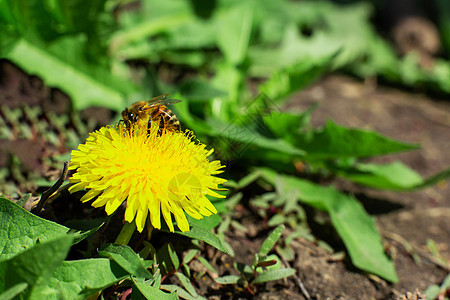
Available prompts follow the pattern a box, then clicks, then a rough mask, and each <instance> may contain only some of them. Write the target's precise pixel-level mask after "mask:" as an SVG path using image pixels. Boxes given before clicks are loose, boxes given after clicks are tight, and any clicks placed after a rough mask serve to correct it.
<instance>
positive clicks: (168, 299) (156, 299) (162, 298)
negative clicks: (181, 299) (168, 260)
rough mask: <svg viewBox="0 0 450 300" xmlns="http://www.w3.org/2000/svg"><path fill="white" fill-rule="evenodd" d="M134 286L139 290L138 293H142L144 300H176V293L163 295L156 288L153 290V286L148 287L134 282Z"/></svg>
mask: <svg viewBox="0 0 450 300" xmlns="http://www.w3.org/2000/svg"><path fill="white" fill-rule="evenodd" d="M134 285H135V286H136V287H137V288H138V289H139V291H140V292H141V293H142V295H143V296H144V297H145V299H148V300H176V299H178V297H177V294H176V293H170V294H167V293H164V292H163V291H161V290H160V289H158V288H155V287H153V286H150V285H148V284H145V283H140V282H136V281H134Z"/></svg>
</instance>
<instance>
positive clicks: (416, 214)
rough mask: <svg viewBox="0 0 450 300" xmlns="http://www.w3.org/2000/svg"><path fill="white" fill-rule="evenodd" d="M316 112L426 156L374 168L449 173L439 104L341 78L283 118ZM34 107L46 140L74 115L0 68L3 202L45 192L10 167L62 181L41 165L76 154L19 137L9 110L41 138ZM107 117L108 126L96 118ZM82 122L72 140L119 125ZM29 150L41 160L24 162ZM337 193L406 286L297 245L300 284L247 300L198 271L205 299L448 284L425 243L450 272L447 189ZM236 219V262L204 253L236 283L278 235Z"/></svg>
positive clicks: (364, 295) (315, 89)
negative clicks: (366, 220) (366, 224)
mask: <svg viewBox="0 0 450 300" xmlns="http://www.w3.org/2000/svg"><path fill="white" fill-rule="evenodd" d="M69 100H70V99H69ZM316 102H319V103H320V104H321V105H320V107H319V108H318V109H317V110H316V111H315V112H314V114H313V120H312V121H313V124H314V125H316V126H320V125H323V124H324V122H325V121H326V120H327V119H333V120H334V121H335V122H336V123H337V124H341V125H345V126H350V127H358V128H366V129H374V130H377V131H379V132H380V133H382V134H384V135H386V136H389V137H391V138H395V139H399V140H402V141H405V142H412V143H420V144H422V148H421V149H420V150H417V151H411V152H407V153H402V154H398V155H390V156H387V157H382V158H379V159H377V160H376V161H378V162H390V161H393V160H400V161H402V162H403V163H405V164H406V165H408V166H410V167H411V168H413V169H414V170H416V171H417V172H419V173H420V174H421V175H423V176H425V177H427V176H430V175H432V174H434V173H436V172H438V171H440V170H442V169H444V168H446V167H447V166H449V165H450V156H449V155H448V149H450V130H449V129H450V103H449V102H448V101H443V100H442V99H440V100H437V99H432V98H430V97H428V96H426V95H422V94H420V93H417V92H415V93H412V92H405V91H401V90H397V89H395V88H392V87H384V86H378V85H377V84H376V82H374V81H370V80H369V81H366V82H361V81H359V80H356V79H353V78H349V77H345V76H343V75H336V76H329V77H326V78H324V79H323V80H321V81H320V82H318V83H316V84H315V85H313V86H312V87H310V88H308V89H306V90H304V91H302V92H300V93H298V94H296V95H294V96H293V97H292V99H290V101H289V104H288V105H286V107H285V109H287V110H300V111H301V110H305V109H306V108H308V107H309V106H310V105H312V104H313V103H316ZM27 106H32V107H38V108H39V109H40V110H39V112H38V114H37V121H36V120H35V121H36V122H37V123H42V122H46V123H47V124H48V128H49V129H48V130H50V131H53V132H55V134H56V135H57V136H58V134H59V133H60V132H59V131H58V130H60V129H58V128H57V126H56V125H55V124H52V121H51V118H50V117H49V113H48V111H49V110H51V109H55V110H57V113H58V114H71V105H70V101H68V97H67V96H66V95H64V94H63V93H61V92H60V91H58V90H56V89H52V88H50V87H46V86H45V85H44V84H43V83H42V81H41V80H40V79H39V78H36V77H34V76H30V75H28V74H25V73H24V72H23V71H21V70H20V69H18V68H17V67H16V66H14V65H12V64H11V63H9V62H7V61H0V107H1V110H0V117H1V118H2V120H3V122H4V124H5V125H6V127H7V128H8V130H10V133H11V132H12V133H11V134H9V135H8V134H4V133H5V132H7V131H5V132H3V135H2V136H1V137H0V138H1V142H0V145H1V146H0V154H1V155H0V164H1V165H0V166H1V168H2V169H3V170H7V171H6V172H3V171H2V174H1V175H2V176H3V177H2V178H1V180H2V181H0V183H2V185H1V186H0V187H1V188H2V189H4V188H6V187H11V186H14V187H15V188H14V191H16V192H17V193H11V192H9V193H8V192H5V190H0V193H2V192H3V193H6V194H8V195H10V197H11V198H16V197H18V196H20V194H23V193H25V192H36V191H37V186H26V185H23V184H22V183H23V182H21V181H20V180H18V179H17V178H18V177H20V176H18V175H17V174H16V173H17V172H16V173H14V171H12V168H13V166H14V164H16V165H17V162H14V161H12V160H11V157H17V159H18V160H19V162H20V163H19V165H22V166H25V167H24V168H22V169H20V173H21V174H22V177H24V178H25V179H24V178H22V179H21V180H22V181H27V180H26V179H27V178H30V177H29V175H28V173H29V172H32V171H33V172H35V173H36V174H37V175H38V176H43V177H45V178H46V179H49V180H54V179H55V178H57V177H58V173H59V171H58V168H56V167H54V165H52V164H49V163H48V161H46V160H45V159H43V158H42V157H41V155H43V156H45V157H49V158H51V157H52V156H53V155H54V154H58V155H61V154H64V153H67V151H68V150H69V149H68V148H67V147H65V146H64V147H63V146H62V145H64V142H65V141H66V139H65V137H64V136H62V135H60V137H61V138H60V141H59V143H55V142H53V143H52V142H51V139H46V138H44V137H42V136H41V135H40V134H41V133H39V132H37V133H36V134H35V135H31V136H28V137H27V136H21V135H20V134H19V133H18V132H19V129H18V128H16V127H17V124H14V121H11V120H10V119H8V117H7V113H8V112H10V110H13V111H19V114H20V113H23V116H22V117H21V116H19V121H21V122H22V123H26V124H28V125H29V127H30V128H33V126H35V125H36V124H34V123H33V122H35V121H32V120H30V118H29V117H27V116H28V115H26V112H25V109H24V107H27ZM5 107H7V108H5ZM8 109H9V110H8ZM100 113H101V114H102V117H101V118H100V119H99V118H96V116H98V115H100ZM82 114H83V117H82V121H83V122H85V123H86V124H91V125H90V126H89V128H84V130H81V129H79V127H77V126H78V125H76V124H77V123H76V121H74V120H73V119H72V118H73V116H72V117H70V118H69V121H68V122H66V123H65V126H66V127H67V129H68V130H69V129H70V130H73V131H74V132H75V133H77V134H78V135H79V136H82V135H83V132H84V133H85V132H86V130H91V129H92V128H95V127H97V126H99V125H103V124H105V123H107V122H108V119H109V120H110V119H111V118H112V114H111V113H110V112H108V111H105V110H104V109H100V108H91V109H89V110H86V111H84V112H83V113H82ZM24 120H25V121H24ZM2 126H3V125H2ZM14 130H16V131H17V132H15V131H14ZM33 139H34V140H33ZM36 141H38V142H36ZM22 144H23V145H22ZM5 145H6V146H5ZM30 145H34V147H36V149H34V148H30ZM25 149H28V151H30V153H33V155H29V154H26V153H25V154H23V151H25ZM21 153H22V154H21ZM38 154H39V155H38ZM27 168H28V169H27ZM334 184H335V185H337V186H339V187H340V188H341V190H344V191H347V192H349V193H352V194H354V195H356V197H357V198H358V199H360V200H361V202H362V203H363V204H364V206H365V207H366V209H367V211H368V212H369V213H370V214H371V215H372V216H374V217H375V218H376V221H377V224H378V226H379V229H380V232H381V233H382V236H383V240H384V243H385V247H386V251H387V253H388V254H389V255H390V256H391V257H392V258H393V259H394V261H395V267H396V270H397V273H398V276H399V278H400V282H399V283H397V284H389V283H387V282H386V281H384V280H382V279H380V278H378V277H376V276H373V275H367V274H364V273H362V272H361V271H359V270H357V269H356V268H355V267H353V266H352V265H351V263H350V262H349V259H348V258H344V259H341V258H339V257H338V256H336V255H334V254H333V253H330V252H328V251H326V250H325V249H323V248H322V247H320V246H319V245H318V243H317V242H311V241H308V240H306V239H303V238H298V239H296V240H295V241H294V242H293V243H292V248H293V250H294V252H295V258H294V259H293V260H292V261H284V264H288V265H289V266H290V267H292V268H295V269H296V270H297V273H296V275H295V276H292V277H290V278H288V279H284V280H279V281H277V282H271V283H268V284H264V285H260V286H256V287H252V288H250V289H249V290H247V289H244V288H242V287H237V286H221V285H218V284H216V283H214V281H213V280H212V278H213V277H215V276H217V275H215V274H213V273H208V271H206V270H204V267H202V265H198V264H196V261H193V262H191V264H190V267H191V269H192V270H194V271H197V272H199V273H202V272H206V274H207V275H204V276H202V277H201V278H199V280H197V281H196V286H197V288H198V292H199V294H200V295H202V296H204V297H207V298H209V299H249V298H253V299H287V298H290V299H308V298H311V299H397V298H398V299H403V298H401V296H402V295H406V293H407V292H411V294H409V298H408V299H418V298H417V297H418V296H420V295H421V292H423V291H424V290H425V289H426V288H427V287H429V286H430V285H432V284H440V283H441V282H442V280H443V279H444V277H445V276H446V274H448V273H449V272H450V269H449V264H448V263H447V265H445V264H443V263H439V261H438V260H437V259H436V257H435V256H433V255H432V254H431V252H430V250H429V249H428V247H427V241H429V240H430V239H431V240H433V241H434V242H435V243H436V246H437V248H438V250H439V251H440V254H441V255H442V257H443V258H444V259H445V260H446V261H447V262H448V261H450V187H449V184H448V182H442V183H439V184H438V185H436V186H433V187H429V188H426V189H424V190H421V191H417V192H413V193H395V192H386V191H378V190H373V189H368V188H364V187H361V186H357V185H354V184H351V183H349V182H348V181H344V180H336V181H335V182H334ZM8 191H11V189H8ZM53 209H54V210H55V212H54V213H55V214H56V215H57V213H58V210H61V212H62V213H64V212H67V208H65V207H64V206H59V207H58V206H54V207H53ZM307 209H308V208H307ZM233 218H234V219H235V220H237V221H238V222H240V223H241V224H242V225H243V226H245V227H246V228H247V232H246V233H244V232H242V231H239V230H237V229H233V230H230V231H229V232H227V235H226V238H227V241H228V242H229V243H230V244H231V245H232V246H233V249H234V250H235V252H236V255H235V257H234V258H233V257H230V256H228V255H225V254H222V253H221V252H217V251H215V250H214V249H213V248H211V247H209V246H207V247H205V248H204V250H205V252H204V257H206V258H207V259H208V261H209V262H210V263H212V264H213V266H214V267H215V268H216V270H218V271H219V276H223V275H227V274H237V272H236V271H235V270H234V269H233V268H232V265H233V263H234V262H235V261H238V262H242V263H246V264H251V263H252V261H253V255H254V253H256V252H257V251H258V249H259V247H260V245H261V243H262V241H263V240H264V238H265V237H266V236H267V234H268V232H270V228H268V227H267V226H266V225H264V224H263V223H262V222H261V220H260V218H259V216H257V215H256V214H255V212H254V211H252V210H251V209H249V207H247V206H244V205H238V206H237V208H236V210H235V211H234V213H233ZM256 224H258V225H256ZM259 224H261V225H259ZM326 226H327V224H325V225H324V226H323V227H320V226H319V227H316V228H314V229H313V234H314V235H316V234H317V236H323V234H321V233H320V232H319V231H320V230H327V228H326ZM328 226H329V224H328ZM408 245H410V246H412V249H413V250H411V249H410V248H409V247H408ZM338 250H342V249H338ZM173 277H175V276H173ZM170 280H172V281H173V282H175V281H176V279H170ZM416 290H418V292H415V291H416ZM414 293H415V294H414ZM414 297H416V298H414ZM404 299H406V298H404Z"/></svg>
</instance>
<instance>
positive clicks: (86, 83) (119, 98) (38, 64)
mask: <svg viewBox="0 0 450 300" xmlns="http://www.w3.org/2000/svg"><path fill="white" fill-rule="evenodd" d="M81 43H82V38H81V37H79V38H78V37H68V38H65V39H60V40H58V41H57V42H54V43H52V44H51V45H50V46H48V47H44V46H38V45H37V44H36V43H31V42H29V41H27V40H25V39H21V40H20V41H19V42H17V43H16V45H15V46H14V48H13V49H12V50H11V51H10V52H9V53H8V54H7V55H6V58H8V59H10V60H11V61H13V62H14V63H15V64H17V65H18V66H20V67H21V68H23V69H24V70H25V71H26V72H28V73H30V74H33V75H37V76H40V77H41V78H43V79H44V81H45V83H46V84H47V85H50V86H52V87H57V88H60V89H61V90H63V91H64V92H66V93H67V94H68V95H69V96H70V97H71V99H72V100H73V103H74V106H75V108H77V109H83V108H86V107H88V106H103V107H108V108H111V109H114V110H121V109H123V107H124V106H125V105H124V93H126V92H130V91H131V90H132V89H133V88H132V86H131V84H130V82H128V83H127V82H125V81H121V80H118V79H117V78H115V77H113V76H112V75H111V73H110V72H108V70H105V69H103V68H102V67H100V66H98V67H93V66H92V65H88V64H87V63H85V60H84V59H83V56H82V54H81V52H82V51H81V49H80V48H81Z"/></svg>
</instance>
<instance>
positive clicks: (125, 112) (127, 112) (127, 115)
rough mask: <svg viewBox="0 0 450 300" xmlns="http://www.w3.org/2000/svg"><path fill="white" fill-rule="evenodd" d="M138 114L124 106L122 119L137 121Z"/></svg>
mask: <svg viewBox="0 0 450 300" xmlns="http://www.w3.org/2000/svg"><path fill="white" fill-rule="evenodd" d="M137 118H138V116H137V115H136V114H134V113H133V112H132V111H131V110H129V109H128V108H125V109H124V110H123V111H122V119H124V120H125V121H129V122H136V121H137Z"/></svg>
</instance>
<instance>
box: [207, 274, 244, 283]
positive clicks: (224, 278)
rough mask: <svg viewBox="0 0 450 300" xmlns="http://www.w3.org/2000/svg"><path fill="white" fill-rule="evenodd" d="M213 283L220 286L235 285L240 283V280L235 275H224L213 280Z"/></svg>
mask: <svg viewBox="0 0 450 300" xmlns="http://www.w3.org/2000/svg"><path fill="white" fill-rule="evenodd" d="M214 281H215V282H217V283H220V284H237V283H239V282H241V281H242V279H241V277H239V276H237V275H225V276H222V277H219V278H216V279H214Z"/></svg>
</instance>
